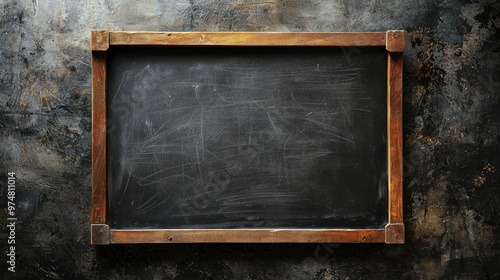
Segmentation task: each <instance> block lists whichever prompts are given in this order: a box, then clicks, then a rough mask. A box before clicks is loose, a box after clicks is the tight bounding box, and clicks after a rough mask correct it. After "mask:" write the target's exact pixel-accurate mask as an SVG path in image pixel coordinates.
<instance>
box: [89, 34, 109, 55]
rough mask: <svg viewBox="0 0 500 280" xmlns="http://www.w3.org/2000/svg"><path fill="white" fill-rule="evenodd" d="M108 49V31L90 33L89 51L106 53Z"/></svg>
mask: <svg viewBox="0 0 500 280" xmlns="http://www.w3.org/2000/svg"><path fill="white" fill-rule="evenodd" d="M108 48H109V31H108V30H92V31H90V49H91V50H93V51H107V50H108Z"/></svg>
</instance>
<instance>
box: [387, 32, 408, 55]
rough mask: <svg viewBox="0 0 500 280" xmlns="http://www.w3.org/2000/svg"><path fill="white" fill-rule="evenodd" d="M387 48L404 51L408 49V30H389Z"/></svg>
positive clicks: (392, 50) (393, 50) (399, 51)
mask: <svg viewBox="0 0 500 280" xmlns="http://www.w3.org/2000/svg"><path fill="white" fill-rule="evenodd" d="M386 49H387V50H388V51H389V52H398V53H403V52H404V51H405V49H406V32H405V31H404V30H389V31H387V33H386Z"/></svg>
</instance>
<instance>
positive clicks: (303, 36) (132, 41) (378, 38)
mask: <svg viewBox="0 0 500 280" xmlns="http://www.w3.org/2000/svg"><path fill="white" fill-rule="evenodd" d="M385 39H386V34H385V32H351V33H349V32H346V33H340V32H337V33H335V32H329V33H326V32H325V33H312V32H308V33H298V32H290V33H273V32H266V33H259V32H121V31H115V32H110V45H115V46H116V45H148V46H169V45H170V46H340V47H348V46H358V47H380V46H385V45H386V42H385Z"/></svg>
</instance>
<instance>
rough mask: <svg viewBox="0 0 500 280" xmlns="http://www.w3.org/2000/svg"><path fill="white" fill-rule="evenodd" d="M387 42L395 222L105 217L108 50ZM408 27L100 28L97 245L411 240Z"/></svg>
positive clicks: (96, 46) (95, 107) (95, 41)
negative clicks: (276, 225) (222, 224)
mask: <svg viewBox="0 0 500 280" xmlns="http://www.w3.org/2000/svg"><path fill="white" fill-rule="evenodd" d="M124 45H126V46H131V45H141V46H331V47H385V48H386V50H387V52H388V64H387V65H388V69H387V73H388V74H387V77H388V79H387V85H388V87H387V89H388V92H387V139H388V150H387V151H388V167H387V168H388V174H389V175H388V223H387V225H386V226H385V228H380V229H168V230H167V229H133V230H131V229H112V228H110V227H109V225H108V224H107V221H106V207H107V197H106V193H107V185H106V184H107V183H106V182H107V178H106V176H107V172H106V106H107V105H106V83H107V82H106V73H107V72H106V54H107V50H108V49H109V48H111V47H113V46H124ZM405 46H406V39H405V32H404V31H400V30H396V31H387V32H353V33H253V32H237V33H228V32H122V31H119V32H108V31H107V30H93V31H92V32H91V38H90V47H91V50H92V221H91V222H92V225H91V243H92V244H112V243H114V244H116V243H122V244H124V243H204V242H228V243H231V242H234V243H242V242H249V243H271V242H296V243H315V242H335V243H404V223H403V201H402V199H403V195H402V192H403V185H402V178H403V159H402V153H403V151H402V144H403V139H402V73H403V55H402V54H403V52H404V50H405Z"/></svg>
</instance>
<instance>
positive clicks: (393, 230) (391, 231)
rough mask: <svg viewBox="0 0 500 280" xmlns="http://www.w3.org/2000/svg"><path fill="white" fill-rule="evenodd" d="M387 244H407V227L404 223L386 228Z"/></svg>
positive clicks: (389, 225) (388, 225) (393, 224)
mask: <svg viewBox="0 0 500 280" xmlns="http://www.w3.org/2000/svg"><path fill="white" fill-rule="evenodd" d="M385 243H387V244H403V243H405V226H404V224H402V223H392V224H387V225H386V226H385Z"/></svg>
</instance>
